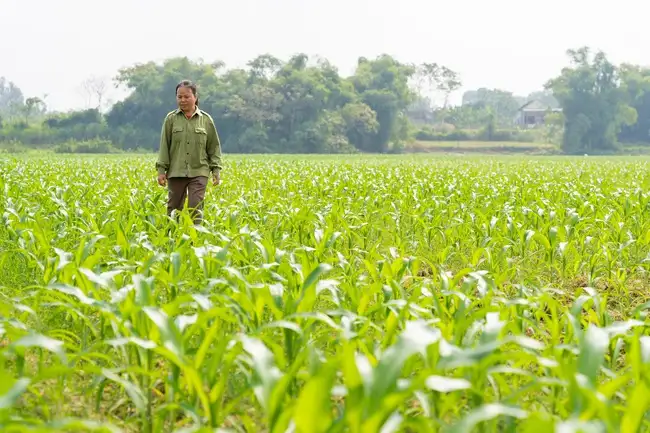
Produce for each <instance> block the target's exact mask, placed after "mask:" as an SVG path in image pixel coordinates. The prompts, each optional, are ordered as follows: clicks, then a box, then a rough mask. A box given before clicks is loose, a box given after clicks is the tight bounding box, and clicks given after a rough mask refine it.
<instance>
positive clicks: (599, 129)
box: [546, 47, 637, 154]
mask: <svg viewBox="0 0 650 433" xmlns="http://www.w3.org/2000/svg"><path fill="white" fill-rule="evenodd" d="M567 55H568V56H569V58H570V61H571V66H569V67H565V68H564V69H563V70H562V73H561V74H560V76H559V77H557V78H554V79H552V80H550V81H549V82H548V83H547V84H546V88H547V89H551V90H553V94H554V95H555V97H556V98H557V99H558V101H559V102H560V105H561V106H562V109H563V113H564V119H565V125H564V137H563V142H562V148H563V150H564V151H565V152H566V153H571V154H578V153H590V152H591V153H602V152H611V151H615V150H616V149H617V148H618V143H617V134H618V132H619V131H620V128H621V126H622V125H623V124H628V125H630V124H633V123H635V122H636V116H637V114H636V110H634V108H632V107H630V106H629V105H628V104H626V99H627V95H626V92H625V90H624V89H623V88H622V87H621V79H620V75H619V70H618V68H617V67H616V66H615V65H614V64H612V63H611V62H610V61H609V60H608V59H607V56H606V55H605V54H604V53H603V52H601V51H599V52H597V53H596V54H595V55H593V56H592V53H591V50H590V49H589V47H582V48H580V49H577V50H568V51H567Z"/></svg>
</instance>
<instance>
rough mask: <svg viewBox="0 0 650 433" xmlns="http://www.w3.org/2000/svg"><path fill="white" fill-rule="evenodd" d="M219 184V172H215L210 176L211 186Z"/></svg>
mask: <svg viewBox="0 0 650 433" xmlns="http://www.w3.org/2000/svg"><path fill="white" fill-rule="evenodd" d="M220 183H221V175H220V174H219V172H216V173H214V174H213V175H212V184H213V185H215V186H216V185H219V184H220Z"/></svg>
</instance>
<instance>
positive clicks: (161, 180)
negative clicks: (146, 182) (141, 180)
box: [158, 173, 167, 186]
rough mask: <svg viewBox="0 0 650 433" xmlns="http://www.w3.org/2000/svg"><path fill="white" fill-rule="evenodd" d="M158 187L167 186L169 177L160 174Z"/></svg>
mask: <svg viewBox="0 0 650 433" xmlns="http://www.w3.org/2000/svg"><path fill="white" fill-rule="evenodd" d="M158 185H160V186H165V185H167V175H166V174H164V173H163V174H159V175H158Z"/></svg>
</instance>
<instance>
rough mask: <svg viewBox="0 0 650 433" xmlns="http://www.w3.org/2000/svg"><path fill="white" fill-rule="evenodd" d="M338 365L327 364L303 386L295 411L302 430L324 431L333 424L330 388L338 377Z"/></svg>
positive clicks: (314, 432) (295, 416) (294, 413)
mask: <svg viewBox="0 0 650 433" xmlns="http://www.w3.org/2000/svg"><path fill="white" fill-rule="evenodd" d="M336 372H337V365H336V364H333V365H326V366H323V367H322V368H321V370H320V371H319V373H318V374H317V375H316V376H313V377H311V378H310V379H309V380H308V381H307V383H306V384H305V385H304V387H303V388H302V391H301V392H300V395H299V396H298V400H297V402H296V406H295V408H294V412H293V421H294V423H295V424H296V428H297V430H298V431H300V432H311V433H324V432H327V431H328V429H329V428H330V426H331V424H332V408H331V406H332V401H331V397H330V393H329V390H330V389H332V385H333V384H334V379H336Z"/></svg>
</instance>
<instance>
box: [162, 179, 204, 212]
mask: <svg viewBox="0 0 650 433" xmlns="http://www.w3.org/2000/svg"><path fill="white" fill-rule="evenodd" d="M167 185H168V186H167V188H168V191H169V195H168V200H167V215H170V216H171V214H172V211H174V210H177V211H181V210H183V206H184V205H185V200H186V199H187V202H188V203H187V207H188V208H189V209H190V211H191V212H192V217H193V220H194V224H201V223H202V222H203V200H204V199H205V188H206V187H207V186H208V178H207V177H205V176H197V177H170V178H169V179H167Z"/></svg>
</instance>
